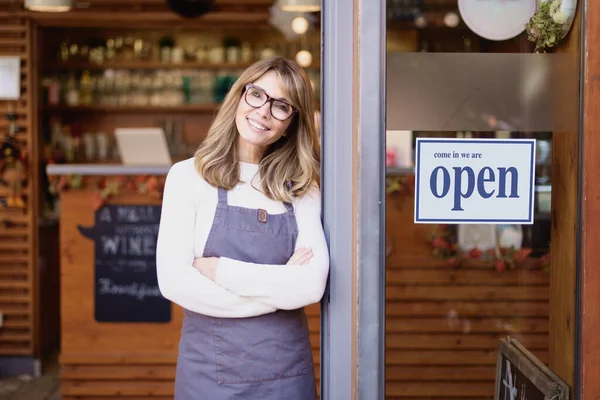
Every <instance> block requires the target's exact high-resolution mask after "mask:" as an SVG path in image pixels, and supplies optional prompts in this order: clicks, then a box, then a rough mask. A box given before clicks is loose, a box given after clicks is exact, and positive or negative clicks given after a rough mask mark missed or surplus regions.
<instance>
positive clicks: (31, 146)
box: [0, 12, 39, 356]
mask: <svg viewBox="0 0 600 400" xmlns="http://www.w3.org/2000/svg"><path fill="white" fill-rule="evenodd" d="M32 46H33V39H32V37H31V30H30V22H29V21H28V20H26V19H23V18H18V17H15V16H11V14H10V13H3V12H2V13H0V56H19V57H21V98H20V99H19V100H18V101H15V102H12V103H13V105H14V107H15V110H16V112H17V114H18V120H17V122H18V126H19V128H20V130H19V133H18V136H17V137H18V141H19V143H20V144H21V145H22V146H23V147H24V148H25V149H26V150H27V152H28V153H29V154H33V155H35V154H37V141H36V135H35V132H36V114H35V108H34V103H35V90H34V89H33V88H34V87H35V76H34V73H33V71H34V69H33V65H35V58H34V54H33V51H32ZM8 107H9V105H8V102H6V101H0V112H1V114H2V115H1V116H0V141H1V140H3V139H4V138H5V136H6V134H7V120H6V118H5V114H6V112H7V111H8ZM30 168H31V171H32V172H31V174H30V179H29V183H30V184H29V185H28V186H27V188H26V190H25V195H26V202H27V206H26V208H25V209H19V208H3V207H2V206H0V312H2V313H3V315H4V321H3V325H2V327H1V328H0V356H33V355H37V353H38V350H39V349H38V348H39V346H38V342H39V341H38V340H37V336H36V335H37V334H38V323H37V318H38V313H37V309H38V305H37V299H38V297H37V292H36V290H37V248H38V246H37V204H38V202H37V186H36V185H37V176H38V173H37V160H35V158H33V159H32V163H31V165H30ZM10 194H11V192H10V191H9V190H8V188H5V187H3V186H0V198H3V197H7V196H9V195H10Z"/></svg>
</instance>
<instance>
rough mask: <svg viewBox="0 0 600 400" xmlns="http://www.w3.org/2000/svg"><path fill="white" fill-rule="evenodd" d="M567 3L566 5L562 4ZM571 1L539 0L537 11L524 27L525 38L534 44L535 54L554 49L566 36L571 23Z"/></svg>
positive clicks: (572, 11) (573, 9)
mask: <svg viewBox="0 0 600 400" xmlns="http://www.w3.org/2000/svg"><path fill="white" fill-rule="evenodd" d="M563 1H567V3H563ZM571 3H573V0H552V1H550V0H541V1H540V2H539V3H538V6H537V10H536V12H535V13H534V14H533V16H532V17H531V19H530V20H529V22H528V23H527V25H526V31H527V38H528V39H529V41H531V42H533V43H535V52H536V53H542V52H546V50H547V49H548V48H552V47H555V46H556V45H558V43H559V42H560V41H561V40H562V39H564V38H565V36H566V35H567V33H568V31H569V28H570V25H571V23H572V19H573V15H572V14H574V11H575V6H572V7H568V8H567V7H565V5H567V6H569V5H571Z"/></svg>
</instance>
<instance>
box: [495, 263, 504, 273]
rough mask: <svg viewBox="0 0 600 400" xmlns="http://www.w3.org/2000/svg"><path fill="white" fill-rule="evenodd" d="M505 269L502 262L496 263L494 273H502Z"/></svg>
mask: <svg viewBox="0 0 600 400" xmlns="http://www.w3.org/2000/svg"><path fill="white" fill-rule="evenodd" d="M505 269H506V263H505V262H504V261H503V260H498V261H496V271H498V272H502V271H504V270H505Z"/></svg>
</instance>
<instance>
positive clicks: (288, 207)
mask: <svg viewBox="0 0 600 400" xmlns="http://www.w3.org/2000/svg"><path fill="white" fill-rule="evenodd" d="M283 205H284V206H285V208H286V209H287V210H288V212H289V213H290V214H293V213H294V206H293V205H292V203H285V202H284V203H283Z"/></svg>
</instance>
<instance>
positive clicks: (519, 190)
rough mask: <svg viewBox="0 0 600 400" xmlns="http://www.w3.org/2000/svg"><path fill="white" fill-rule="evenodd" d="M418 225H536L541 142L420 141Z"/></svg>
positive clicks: (416, 199)
mask: <svg viewBox="0 0 600 400" xmlns="http://www.w3.org/2000/svg"><path fill="white" fill-rule="evenodd" d="M415 153H416V154H415V155H416V166H415V175H416V176H415V223H425V224H438V223H441V224H533V204H534V203H533V195H534V182H535V179H534V175H535V139H439V138H417V143H416V152H415Z"/></svg>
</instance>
